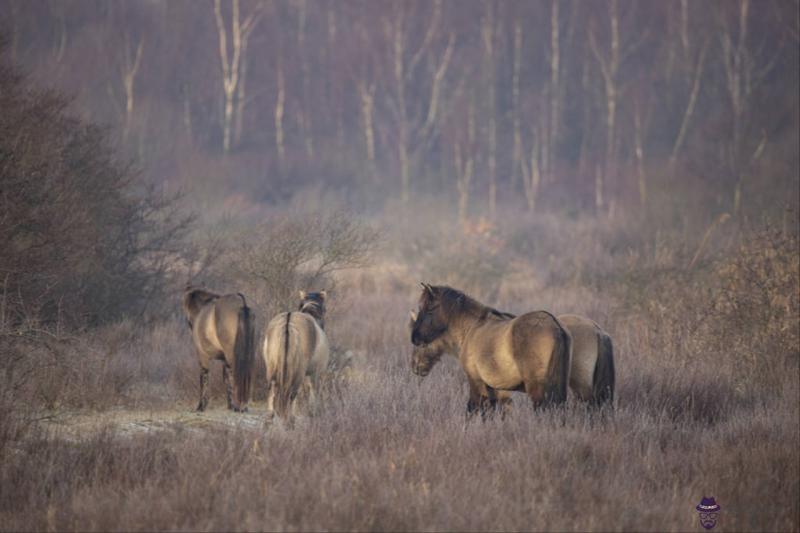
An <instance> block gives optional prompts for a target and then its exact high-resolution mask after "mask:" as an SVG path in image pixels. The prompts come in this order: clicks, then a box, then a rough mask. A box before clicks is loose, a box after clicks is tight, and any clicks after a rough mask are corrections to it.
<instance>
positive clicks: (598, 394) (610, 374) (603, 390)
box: [592, 331, 616, 407]
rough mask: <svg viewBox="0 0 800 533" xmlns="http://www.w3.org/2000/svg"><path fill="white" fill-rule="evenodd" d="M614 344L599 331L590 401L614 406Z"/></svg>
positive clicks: (606, 335)
mask: <svg viewBox="0 0 800 533" xmlns="http://www.w3.org/2000/svg"><path fill="white" fill-rule="evenodd" d="M615 380H616V378H615V370H614V345H613V343H612V342H611V337H609V336H608V334H606V333H605V332H603V331H601V332H600V333H599V334H598V336H597V364H595V367H594V379H593V380H592V403H593V404H594V405H598V406H600V405H604V404H605V403H608V404H609V405H610V406H612V407H613V406H614V384H615Z"/></svg>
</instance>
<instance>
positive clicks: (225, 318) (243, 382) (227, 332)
mask: <svg viewBox="0 0 800 533" xmlns="http://www.w3.org/2000/svg"><path fill="white" fill-rule="evenodd" d="M183 311H184V313H185V314H186V321H187V322H188V323H189V328H190V329H191V331H192V342H193V343H194V347H195V351H196V353H197V360H198V362H199V363H200V403H199V404H198V405H197V410H198V411H204V410H205V408H206V406H207V405H208V367H209V364H210V362H211V361H212V360H214V359H219V360H221V361H222V362H223V365H224V366H223V367H222V378H223V380H224V381H225V388H226V392H227V397H228V409H233V410H234V411H241V412H243V411H246V410H247V402H248V399H249V397H250V379H251V371H252V368H253V360H254V359H255V331H254V326H253V325H254V316H253V312H252V310H251V309H250V308H249V307H247V302H246V301H245V299H244V296H243V295H242V294H222V295H220V294H216V293H213V292H210V291H207V290H205V289H198V288H194V287H192V286H187V287H186V289H185V290H184V292H183ZM231 369H233V379H231V375H230V374H231Z"/></svg>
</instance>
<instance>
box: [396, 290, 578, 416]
mask: <svg viewBox="0 0 800 533" xmlns="http://www.w3.org/2000/svg"><path fill="white" fill-rule="evenodd" d="M422 286H423V291H422V295H421V296H420V301H419V313H418V315H417V316H416V319H415V320H414V324H413V326H412V328H411V342H412V343H413V344H414V345H415V346H422V345H429V344H431V343H432V342H434V341H437V340H438V341H439V342H440V343H441V346H442V347H443V348H444V351H446V352H449V353H452V354H454V355H456V356H457V357H458V360H459V362H460V363H461V367H462V368H463V369H464V372H465V373H466V374H467V381H468V383H469V401H468V402H467V412H468V413H470V414H472V413H475V412H476V411H480V412H481V413H482V414H484V413H486V412H487V411H488V410H493V409H495V408H496V406H497V403H498V401H502V400H503V399H504V397H505V396H506V395H505V394H503V393H502V391H524V392H525V393H526V394H527V395H528V397H530V399H531V401H532V402H533V404H534V406H540V405H551V404H560V403H563V402H565V401H566V399H567V383H568V381H569V370H570V355H571V352H572V346H571V344H572V339H571V337H570V334H569V332H567V330H566V329H565V328H564V327H563V326H562V325H561V323H560V322H559V321H558V320H557V319H556V317H554V316H553V315H551V314H550V313H548V312H546V311H534V312H531V313H526V314H524V315H521V316H518V317H514V316H513V315H510V314H508V313H503V312H501V311H498V310H496V309H492V308H491V307H487V306H485V305H483V304H482V303H480V302H478V301H476V300H474V299H472V298H470V297H469V296H467V295H466V294H464V293H463V292H461V291H458V290H456V289H453V288H451V287H446V286H431V285H427V284H423V285H422Z"/></svg>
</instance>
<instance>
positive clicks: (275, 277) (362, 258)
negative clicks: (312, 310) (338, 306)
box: [214, 211, 378, 314]
mask: <svg viewBox="0 0 800 533" xmlns="http://www.w3.org/2000/svg"><path fill="white" fill-rule="evenodd" d="M232 241H233V242H231V243H230V244H229V245H228V246H227V249H226V250H225V251H224V252H223V253H222V254H221V255H222V257H221V259H220V260H219V261H218V263H217V264H216V265H215V267H214V275H216V276H217V277H220V278H223V277H227V278H228V279H229V280H230V279H231V278H233V280H234V282H233V283H235V284H236V286H237V287H239V289H238V290H241V291H242V292H244V293H245V294H247V295H248V296H250V297H252V298H253V299H254V300H255V301H256V302H257V303H258V305H259V307H260V308H261V309H262V310H263V311H265V312H268V313H270V314H271V313H274V312H278V311H283V310H287V309H293V308H294V307H295V306H296V305H297V291H298V290H300V289H304V290H308V289H312V290H313V289H323V288H328V289H330V288H332V287H333V286H334V284H335V277H334V274H335V273H336V272H338V271H341V270H344V269H350V268H358V267H362V266H365V265H366V264H367V262H368V260H369V258H370V254H371V253H372V252H373V251H374V250H375V248H376V246H377V244H378V233H377V232H376V231H375V230H373V229H372V228H370V227H369V226H368V225H367V224H365V223H364V222H362V221H360V220H358V219H357V218H355V217H353V216H352V215H349V214H347V213H345V212H343V211H339V212H335V213H331V214H322V215H294V216H288V217H273V218H271V219H270V220H268V221H266V222H262V223H261V224H259V225H257V226H255V227H248V228H247V231H246V232H242V233H240V234H239V236H238V237H236V238H234V239H233V240H232ZM228 283H230V281H228Z"/></svg>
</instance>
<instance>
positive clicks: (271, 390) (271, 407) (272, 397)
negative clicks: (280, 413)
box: [267, 381, 275, 422]
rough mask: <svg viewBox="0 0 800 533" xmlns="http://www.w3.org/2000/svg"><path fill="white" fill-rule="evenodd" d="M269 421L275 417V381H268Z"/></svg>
mask: <svg viewBox="0 0 800 533" xmlns="http://www.w3.org/2000/svg"><path fill="white" fill-rule="evenodd" d="M267 387H269V390H267V421H268V422H269V421H272V419H273V418H275V383H273V382H272V381H267Z"/></svg>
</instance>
